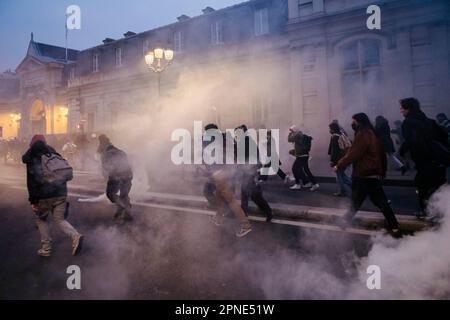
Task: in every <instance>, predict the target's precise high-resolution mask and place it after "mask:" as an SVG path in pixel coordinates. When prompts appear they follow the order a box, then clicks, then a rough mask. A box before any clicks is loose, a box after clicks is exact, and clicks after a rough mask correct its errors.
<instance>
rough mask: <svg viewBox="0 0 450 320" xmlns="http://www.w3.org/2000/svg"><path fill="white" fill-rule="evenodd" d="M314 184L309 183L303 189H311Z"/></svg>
mask: <svg viewBox="0 0 450 320" xmlns="http://www.w3.org/2000/svg"><path fill="white" fill-rule="evenodd" d="M312 186H313V184H312V183H311V182H308V183H307V184H304V185H303V188H311V187H312Z"/></svg>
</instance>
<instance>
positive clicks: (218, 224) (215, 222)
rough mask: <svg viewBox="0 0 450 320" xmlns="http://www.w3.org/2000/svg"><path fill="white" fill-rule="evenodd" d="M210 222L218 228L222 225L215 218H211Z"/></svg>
mask: <svg viewBox="0 0 450 320" xmlns="http://www.w3.org/2000/svg"><path fill="white" fill-rule="evenodd" d="M211 222H212V223H213V224H215V225H216V226H217V227H220V226H221V225H222V223H220V221H219V220H218V219H217V217H216V216H212V217H211Z"/></svg>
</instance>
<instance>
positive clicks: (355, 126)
mask: <svg viewBox="0 0 450 320" xmlns="http://www.w3.org/2000/svg"><path fill="white" fill-rule="evenodd" d="M358 128H359V125H357V124H356V123H352V129H353V131H356V130H358Z"/></svg>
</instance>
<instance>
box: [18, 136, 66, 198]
mask: <svg viewBox="0 0 450 320" xmlns="http://www.w3.org/2000/svg"><path fill="white" fill-rule="evenodd" d="M44 154H58V153H57V152H56V151H55V149H53V148H52V147H50V146H49V145H47V144H46V143H45V142H44V141H37V142H35V143H34V144H32V145H31V147H30V148H29V149H28V151H27V152H26V153H25V154H24V155H23V156H22V162H23V163H24V164H26V165H27V188H28V194H29V199H28V200H29V201H30V203H31V204H37V203H38V202H39V200H43V199H50V198H57V197H66V196H67V182H66V181H55V182H51V183H49V182H44V175H43V170H42V159H41V157H42V156H43V155H44Z"/></svg>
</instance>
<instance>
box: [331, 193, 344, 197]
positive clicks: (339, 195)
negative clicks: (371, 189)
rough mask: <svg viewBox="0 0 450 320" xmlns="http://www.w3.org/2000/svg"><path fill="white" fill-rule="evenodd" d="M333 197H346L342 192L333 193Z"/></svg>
mask: <svg viewBox="0 0 450 320" xmlns="http://www.w3.org/2000/svg"><path fill="white" fill-rule="evenodd" d="M333 196H335V197H345V196H346V195H345V193H342V192H335V193H333Z"/></svg>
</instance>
